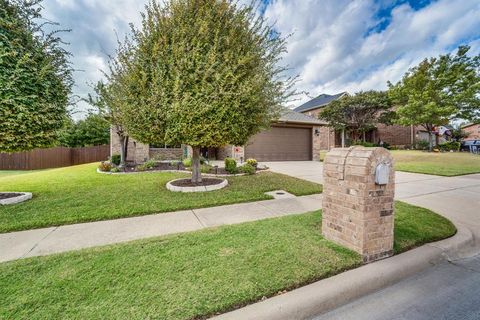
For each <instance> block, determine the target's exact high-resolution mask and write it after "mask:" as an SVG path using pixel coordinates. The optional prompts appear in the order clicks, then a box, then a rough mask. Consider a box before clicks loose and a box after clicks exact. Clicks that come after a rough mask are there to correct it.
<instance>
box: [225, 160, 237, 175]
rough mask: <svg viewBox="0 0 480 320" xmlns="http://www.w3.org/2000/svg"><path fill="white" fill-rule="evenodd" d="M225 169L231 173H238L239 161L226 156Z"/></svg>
mask: <svg viewBox="0 0 480 320" xmlns="http://www.w3.org/2000/svg"><path fill="white" fill-rule="evenodd" d="M225 171H227V172H228V173H230V174H235V173H237V161H235V159H233V158H225Z"/></svg>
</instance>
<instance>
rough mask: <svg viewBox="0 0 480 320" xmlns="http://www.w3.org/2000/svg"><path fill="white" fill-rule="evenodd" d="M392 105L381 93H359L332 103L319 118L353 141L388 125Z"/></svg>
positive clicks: (323, 110) (385, 95) (384, 94)
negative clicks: (343, 132) (370, 131)
mask: <svg viewBox="0 0 480 320" xmlns="http://www.w3.org/2000/svg"><path fill="white" fill-rule="evenodd" d="M391 108H392V104H391V102H390V99H389V98H388V96H387V94H386V93H385V92H382V91H361V92H357V93H356V94H354V95H347V96H344V97H342V98H340V99H338V100H335V101H332V102H331V103H330V104H328V105H327V106H326V107H324V108H323V109H322V111H321V112H320V114H319V118H321V119H323V120H325V121H327V122H328V123H329V125H330V126H331V127H332V128H334V129H336V130H344V131H345V132H348V133H350V135H351V138H352V139H353V140H360V138H361V135H362V134H363V133H366V132H367V131H369V130H371V129H373V128H375V127H376V125H377V124H378V123H387V124H388V123H389V121H390V118H391V114H392V111H391Z"/></svg>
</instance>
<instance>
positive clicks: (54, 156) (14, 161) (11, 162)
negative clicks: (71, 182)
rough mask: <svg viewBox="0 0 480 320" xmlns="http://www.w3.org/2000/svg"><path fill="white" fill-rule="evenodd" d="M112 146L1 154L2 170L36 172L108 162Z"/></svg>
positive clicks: (0, 164) (0, 167)
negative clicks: (38, 170)
mask: <svg viewBox="0 0 480 320" xmlns="http://www.w3.org/2000/svg"><path fill="white" fill-rule="evenodd" d="M109 155H110V146H109V145H101V146H93V147H81V148H66V147H55V148H49V149H35V150H32V151H26V152H17V153H12V154H8V153H0V170H35V169H48V168H59V167H68V166H73V165H77V164H82V163H89V162H96V161H103V160H107V158H108V156H109Z"/></svg>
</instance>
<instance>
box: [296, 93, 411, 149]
mask: <svg viewBox="0 0 480 320" xmlns="http://www.w3.org/2000/svg"><path fill="white" fill-rule="evenodd" d="M346 95H347V92H340V93H337V94H333V95H329V94H321V95H319V96H318V97H316V98H314V99H312V100H310V101H308V102H306V103H304V104H302V105H301V106H299V107H297V108H295V109H294V111H297V112H301V113H303V114H306V115H309V116H313V117H318V115H319V114H320V111H321V110H322V109H323V108H324V107H325V106H327V105H328V104H329V103H331V102H332V101H335V100H338V99H341V98H342V97H344V96H346ZM324 132H327V130H324ZM417 133H418V129H417V128H415V127H413V126H398V125H391V126H387V125H384V124H378V125H377V127H376V128H375V129H374V130H371V131H370V132H367V133H366V135H365V140H366V141H368V142H373V143H379V142H380V141H383V142H386V143H388V144H390V145H395V146H406V145H413V144H414V143H415V137H416V136H417ZM334 136H335V138H334V139H333V140H332V139H330V141H331V143H329V144H328V146H329V148H330V147H339V146H341V133H340V132H335V135H334ZM327 139H328V136H326V137H324V136H322V137H321V140H327ZM347 140H348V137H347ZM329 148H327V149H329Z"/></svg>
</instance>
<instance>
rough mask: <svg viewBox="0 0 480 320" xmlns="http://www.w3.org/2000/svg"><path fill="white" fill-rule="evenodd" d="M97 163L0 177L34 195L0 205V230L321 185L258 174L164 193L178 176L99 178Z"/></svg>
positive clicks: (8, 186) (314, 189) (2, 184)
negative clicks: (214, 187)
mask: <svg viewBox="0 0 480 320" xmlns="http://www.w3.org/2000/svg"><path fill="white" fill-rule="evenodd" d="M96 166H97V165H96V164H87V165H80V166H75V167H68V168H61V169H53V170H48V171H41V172H36V173H31V174H27V175H17V176H9V177H3V178H0V191H28V192H33V195H34V198H33V199H32V200H30V201H27V202H24V203H21V204H18V205H12V206H1V207H0V232H7V231H14V230H23V229H32V228H39V227H46V226H53V225H63V224H71V223H77V222H86V221H96V220H106V219H113V218H119V217H128V216H136V215H143V214H149V213H155V212H168V211H175V210H183V209H192V208H200V207H210V206H218V205H224V204H231V203H237V202H248V201H254V200H264V199H271V197H270V196H267V195H265V194H264V192H267V191H272V190H277V189H284V190H287V191H289V192H291V193H293V194H296V195H306V194H313V193H319V192H321V191H322V186H321V185H319V184H315V183H312V182H308V181H304V180H300V179H296V178H292V177H289V176H286V175H282V174H277V173H272V172H263V173H260V174H257V175H253V176H240V177H231V178H228V180H229V186H228V187H226V188H225V189H222V190H219V191H212V192H206V193H204V192H202V193H179V192H171V191H168V190H167V189H166V187H165V184H166V183H167V182H168V181H169V180H172V179H176V178H180V177H186V176H187V174H183V173H139V174H128V175H106V174H99V173H97V172H96V171H95V170H96Z"/></svg>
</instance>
